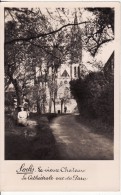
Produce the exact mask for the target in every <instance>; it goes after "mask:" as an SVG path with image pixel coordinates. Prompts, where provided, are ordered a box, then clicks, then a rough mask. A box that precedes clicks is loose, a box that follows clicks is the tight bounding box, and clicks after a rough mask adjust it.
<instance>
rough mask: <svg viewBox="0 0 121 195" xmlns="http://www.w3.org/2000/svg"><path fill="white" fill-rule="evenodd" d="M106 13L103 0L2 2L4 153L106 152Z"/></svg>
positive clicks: (110, 84)
mask: <svg viewBox="0 0 121 195" xmlns="http://www.w3.org/2000/svg"><path fill="white" fill-rule="evenodd" d="M73 5H74V4H73ZM114 21H115V8H114V7H110V6H109V7H107V6H106V7H98V6H97V7H93V4H92V7H82V6H79V7H77V6H75V7H74V6H73V7H67V6H65V7H64V6H63V7H62V6H57V7H51V6H47V5H46V6H45V7H42V8H41V6H38V7H35V6H34V7H30V6H29V7H27V4H26V6H25V7H18V6H13V7H11V6H10V7H9V6H8V7H7V6H6V7H4V121H5V122H4V123H5V124H4V125H5V129H4V130H5V134H4V138H5V141H4V148H5V149H4V158H5V160H81V161H83V160H114V135H115V134H114V69H115V63H114V62H115V47H114V42H115V22H114Z"/></svg>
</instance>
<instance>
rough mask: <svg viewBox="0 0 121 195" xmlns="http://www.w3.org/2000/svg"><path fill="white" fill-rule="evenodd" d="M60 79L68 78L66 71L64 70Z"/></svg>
mask: <svg viewBox="0 0 121 195" xmlns="http://www.w3.org/2000/svg"><path fill="white" fill-rule="evenodd" d="M61 76H62V77H69V74H68V72H67V71H66V70H64V72H63V73H62V75H61Z"/></svg>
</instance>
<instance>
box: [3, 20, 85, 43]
mask: <svg viewBox="0 0 121 195" xmlns="http://www.w3.org/2000/svg"><path fill="white" fill-rule="evenodd" d="M86 23H89V22H80V23H77V24H66V25H63V26H62V27H60V28H59V29H57V30H53V31H51V32H48V33H39V34H38V35H36V36H30V37H19V38H15V39H12V40H9V41H5V44H11V43H15V42H19V41H30V40H31V39H37V38H40V37H46V36H48V35H52V34H55V33H57V32H59V31H60V30H62V29H63V28H66V27H69V26H77V25H80V24H86Z"/></svg>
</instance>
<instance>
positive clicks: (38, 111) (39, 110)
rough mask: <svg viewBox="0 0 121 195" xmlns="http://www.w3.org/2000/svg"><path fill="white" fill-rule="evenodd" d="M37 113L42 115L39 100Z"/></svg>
mask: <svg viewBox="0 0 121 195" xmlns="http://www.w3.org/2000/svg"><path fill="white" fill-rule="evenodd" d="M37 113H38V114H41V108H40V101H39V100H37Z"/></svg>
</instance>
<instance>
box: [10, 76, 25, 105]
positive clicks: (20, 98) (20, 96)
mask: <svg viewBox="0 0 121 195" xmlns="http://www.w3.org/2000/svg"><path fill="white" fill-rule="evenodd" d="M12 83H13V85H14V88H15V91H16V96H17V106H19V105H22V103H23V94H22V90H21V88H20V86H19V84H18V82H17V80H16V79H12Z"/></svg>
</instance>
